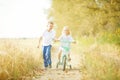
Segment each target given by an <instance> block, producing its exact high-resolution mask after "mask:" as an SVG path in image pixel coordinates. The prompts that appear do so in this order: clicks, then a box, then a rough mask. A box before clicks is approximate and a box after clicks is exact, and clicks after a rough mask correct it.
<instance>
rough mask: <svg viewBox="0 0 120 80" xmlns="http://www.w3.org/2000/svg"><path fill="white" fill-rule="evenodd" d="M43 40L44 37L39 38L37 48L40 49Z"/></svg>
mask: <svg viewBox="0 0 120 80" xmlns="http://www.w3.org/2000/svg"><path fill="white" fill-rule="evenodd" d="M41 40H42V37H40V38H39V43H38V46H37V48H39V46H40V43H41Z"/></svg>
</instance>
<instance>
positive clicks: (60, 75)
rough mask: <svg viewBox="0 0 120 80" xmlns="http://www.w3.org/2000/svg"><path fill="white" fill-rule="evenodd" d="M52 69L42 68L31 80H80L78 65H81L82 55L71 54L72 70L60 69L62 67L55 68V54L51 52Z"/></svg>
mask: <svg viewBox="0 0 120 80" xmlns="http://www.w3.org/2000/svg"><path fill="white" fill-rule="evenodd" d="M52 55H53V56H52V61H53V63H52V66H53V67H52V69H47V70H43V71H42V72H41V74H40V76H37V77H35V78H34V79H33V80H82V73H81V70H80V67H81V66H82V56H81V55H80V54H71V59H72V60H71V64H72V70H69V69H67V70H66V71H62V68H61V67H60V68H59V69H56V63H57V54H52Z"/></svg>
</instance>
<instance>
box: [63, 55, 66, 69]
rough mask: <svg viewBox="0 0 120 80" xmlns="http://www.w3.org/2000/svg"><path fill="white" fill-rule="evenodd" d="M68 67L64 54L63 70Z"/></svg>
mask: <svg viewBox="0 0 120 80" xmlns="http://www.w3.org/2000/svg"><path fill="white" fill-rule="evenodd" d="M65 69H66V56H64V60H63V71H65Z"/></svg>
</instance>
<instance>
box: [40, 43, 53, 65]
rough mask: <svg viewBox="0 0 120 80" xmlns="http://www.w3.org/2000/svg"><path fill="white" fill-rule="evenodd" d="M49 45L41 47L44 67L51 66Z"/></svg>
mask: <svg viewBox="0 0 120 80" xmlns="http://www.w3.org/2000/svg"><path fill="white" fill-rule="evenodd" d="M51 47H52V46H51V45H48V46H43V49H42V51H43V59H44V67H48V66H51V63H52V61H51Z"/></svg>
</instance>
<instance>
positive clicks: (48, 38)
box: [42, 30, 55, 46]
mask: <svg viewBox="0 0 120 80" xmlns="http://www.w3.org/2000/svg"><path fill="white" fill-rule="evenodd" d="M54 37H55V31H54V30H51V31H50V32H48V31H47V30H45V31H44V33H43V34H42V39H43V40H42V45H43V46H48V45H51V44H52V41H53V39H54Z"/></svg>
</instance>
